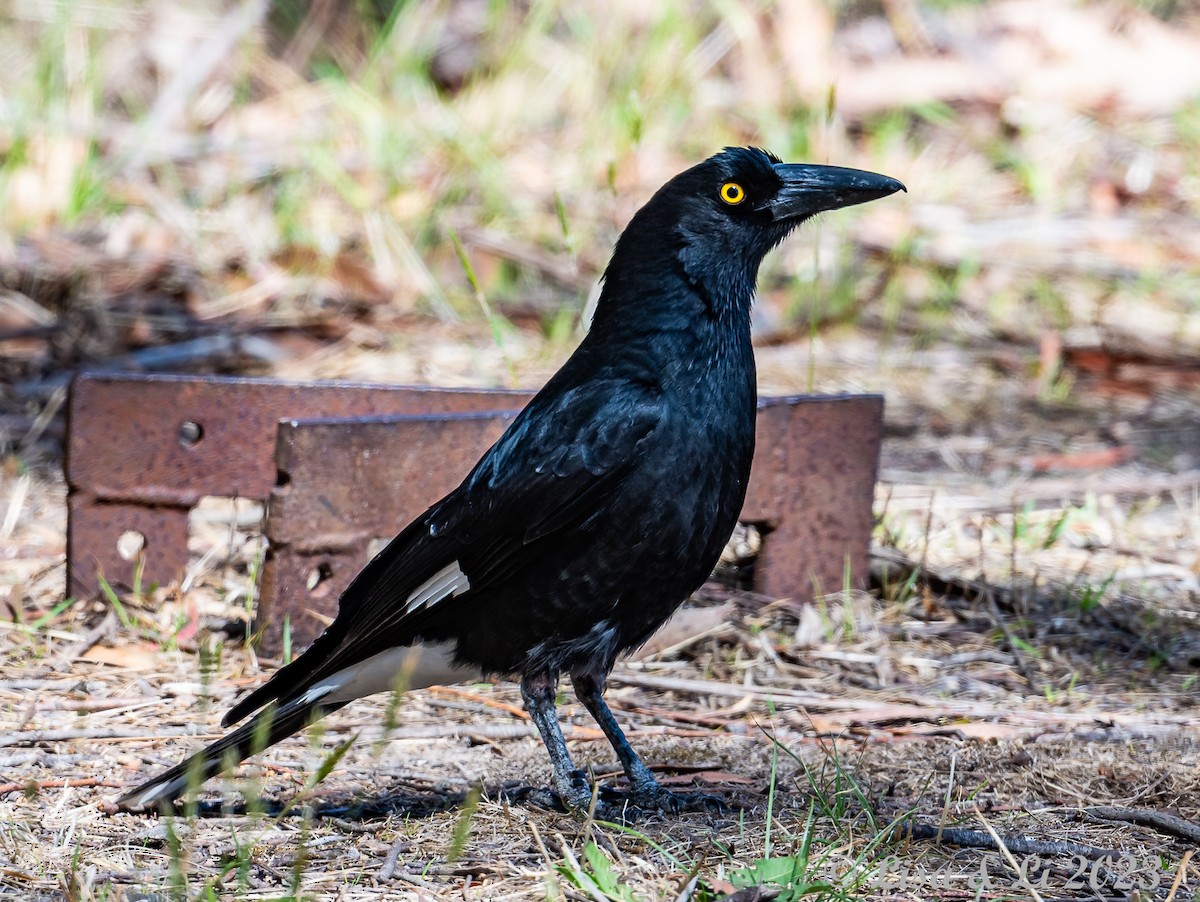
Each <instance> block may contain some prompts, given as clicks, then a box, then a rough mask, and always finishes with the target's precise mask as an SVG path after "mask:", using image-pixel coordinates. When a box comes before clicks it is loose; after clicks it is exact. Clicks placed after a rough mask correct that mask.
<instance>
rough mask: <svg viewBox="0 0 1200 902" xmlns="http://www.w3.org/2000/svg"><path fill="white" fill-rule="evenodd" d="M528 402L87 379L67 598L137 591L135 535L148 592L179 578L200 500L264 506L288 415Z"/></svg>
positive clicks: (74, 476)
mask: <svg viewBox="0 0 1200 902" xmlns="http://www.w3.org/2000/svg"><path fill="white" fill-rule="evenodd" d="M529 397H530V394H529V392H512V391H496V390H486V389H461V390H460V389H438V388H403V387H396V386H384V385H361V384H347V383H319V384H295V383H287V382H280V381H277V380H271V379H237V378H222V377H213V376H145V375H116V374H83V375H80V376H78V377H76V379H75V380H74V382H73V383H72V385H71V396H70V401H69V404H68V410H67V429H68V434H67V454H66V474H67V593H68V594H70V595H86V594H90V593H94V592H95V591H96V589H97V583H98V580H97V575H98V574H103V575H104V577H105V579H107V580H108V581H109V582H111V583H114V584H118V583H120V584H125V585H129V584H130V583H131V581H132V579H133V569H134V563H133V561H131V560H126V559H125V558H123V557H122V556H121V554H120V553H119V552H118V549H117V543H118V540H119V539H120V537H121V536H122V534H124V533H125V532H129V531H132V532H136V533H140V534H141V535H142V536H143V537H144V539H145V549H144V555H143V561H144V563H143V570H142V574H141V576H142V581H143V583H147V584H148V583H151V582H158V583H164V584H165V583H167V582H170V581H171V580H173V579H179V578H180V576H181V575H182V574H183V572H184V570H185V568H186V567H187V563H188V545H187V539H188V513H189V512H190V511H191V509H192V508H193V507H195V506H196V504H197V503H198V502H199V501H200V499H201V498H203V497H205V496H208V495H217V496H223V497H231V498H232V497H237V498H249V499H253V500H257V501H261V502H264V503H265V502H266V500H267V498H268V497H269V495H270V494H271V489H272V488H274V486H275V478H276V468H275V443H276V433H277V431H278V427H279V421H280V420H282V419H284V418H287V417H364V416H384V415H393V416H394V415H400V414H423V415H436V416H451V415H453V414H458V413H469V412H472V411H479V410H494V409H497V408H517V407H520V406H521V405H523V404H524V403H525V401H527V400H528V399H529ZM427 453H429V454H430V455H431V456H435V457H436V456H438V455H441V454H444V453H445V449H441V448H436V447H434V448H428V449H427Z"/></svg>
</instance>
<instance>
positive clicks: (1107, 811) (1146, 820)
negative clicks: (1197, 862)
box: [1083, 805, 1200, 844]
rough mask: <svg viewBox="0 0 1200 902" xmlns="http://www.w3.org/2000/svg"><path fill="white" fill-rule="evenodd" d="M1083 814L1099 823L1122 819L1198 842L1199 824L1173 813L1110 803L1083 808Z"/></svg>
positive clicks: (1199, 841)
mask: <svg viewBox="0 0 1200 902" xmlns="http://www.w3.org/2000/svg"><path fill="white" fill-rule="evenodd" d="M1083 814H1084V815H1085V816H1086V817H1087V818H1088V819H1089V820H1093V821H1098V822H1100V823H1111V822H1112V821H1124V822H1126V823H1130V824H1137V825H1138V826H1141V827H1150V828H1151V829H1153V830H1157V831H1158V832H1159V833H1163V834H1166V835H1167V836H1175V837H1178V838H1179V839H1186V840H1188V841H1189V842H1194V843H1197V844H1200V826H1197V825H1196V824H1193V823H1192V822H1191V821H1189V820H1185V819H1184V818H1181V817H1178V816H1177V815H1174V814H1166V813H1165V812H1162V811H1149V810H1147V809H1144V808H1116V807H1113V806H1111V805H1093V806H1092V807H1090V808H1084V809H1083Z"/></svg>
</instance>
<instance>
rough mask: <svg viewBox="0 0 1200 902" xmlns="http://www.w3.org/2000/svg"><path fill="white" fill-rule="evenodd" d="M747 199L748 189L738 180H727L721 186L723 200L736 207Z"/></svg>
mask: <svg viewBox="0 0 1200 902" xmlns="http://www.w3.org/2000/svg"><path fill="white" fill-rule="evenodd" d="M745 199H746V189H745V188H743V187H742V186H741V185H739V184H738V183H737V182H726V183H725V184H724V185H722V186H721V200H723V201H725V203H727V204H729V205H730V206H731V207H735V206H737V205H738V204H740V203H741V202H742V201H744V200H745Z"/></svg>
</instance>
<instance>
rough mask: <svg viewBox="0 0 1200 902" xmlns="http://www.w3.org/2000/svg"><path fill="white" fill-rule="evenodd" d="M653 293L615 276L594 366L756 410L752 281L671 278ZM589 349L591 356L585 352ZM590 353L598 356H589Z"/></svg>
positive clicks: (593, 348)
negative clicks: (702, 281)
mask: <svg viewBox="0 0 1200 902" xmlns="http://www.w3.org/2000/svg"><path fill="white" fill-rule="evenodd" d="M666 271H667V272H669V273H670V275H669V276H667V277H665V278H664V276H663V272H664V271H663V270H659V277H658V279H657V280H655V281H654V282H653V283H649V284H652V285H653V287H652V288H647V287H646V284H647V283H646V282H643V283H642V284H641V286H640V288H639V286H638V285H636V284H634V285H629V284H626V283H625V282H624V280H623V279H622V278H621V274H617V273H613V272H612V271H611V270H610V272H609V274H608V277H607V278H606V280H605V283H604V289H603V291H602V292H601V296H600V299H599V301H598V303H597V305H596V314H595V317H594V318H593V320H592V327H591V329H590V330H589V332H588V336H587V338H586V339H585V340H584V345H583V346H582V347H581V348H580V350H583V351H584V352H585V353H588V354H589V356H590V355H591V354H594V355H595V357H594V359H595V360H597V361H598V362H599V361H601V360H602V361H604V362H605V363H606V364H608V365H612V366H616V367H618V368H620V369H621V370H622V371H623V372H626V373H636V374H638V376H639V378H644V379H646V380H647V381H651V382H655V383H657V384H661V385H662V386H663V387H664V388H667V389H672V388H674V389H678V390H681V391H683V392H685V393H695V391H696V389H697V388H698V387H704V388H705V391H703V392H701V393H703V394H710V393H715V394H717V395H720V396H722V397H724V398H725V400H726V401H727V402H728V403H743V404H744V403H747V402H749V403H751V404H752V403H753V401H754V384H755V370H754V352H753V348H752V346H751V342H750V304H751V301H752V299H753V293H754V286H753V282H752V281H747V280H744V279H738V280H731V281H730V283H729V284H722V283H721V282H716V283H713V282H709V283H706V284H705V285H704V286H703V287H701V286H698V285H697V284H696V283H694V282H692V281H691V280H689V279H688V278H687V275H686V273H684V272H683V271H682V270H675V271H673V272H672V271H671V270H666ZM585 349H586V350H585ZM589 352H590V353H589Z"/></svg>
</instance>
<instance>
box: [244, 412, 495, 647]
mask: <svg viewBox="0 0 1200 902" xmlns="http://www.w3.org/2000/svg"><path fill="white" fill-rule="evenodd" d="M516 413H517V412H516V411H500V412H492V413H480V414H458V415H455V416H453V417H449V418H448V417H444V416H434V417H422V416H407V417H392V418H383V419H363V420H326V421H315V422H305V421H297V420H290V421H285V422H282V423H280V424H279V448H278V451H277V454H276V460H277V463H278V469H279V485H277V486H276V487H275V488H274V489H273V490H272V492H271V499H270V501H269V502H268V506H267V526H266V534H267V556H266V559H265V560H264V561H263V577H262V587H261V591H260V592H259V602H258V614H257V629H258V630H260V631H261V636H262V638H261V643H262V644H261V646H260V647H261V648H262V649H263V650H264V651H266V652H267V653H273V652H276V651H278V650H279V649H280V647H281V645H282V643H281V639H282V636H283V625H284V621H285V620H286V621H288V623H289V624H290V631H291V642H292V645H293V647H295V648H303V647H304V646H306V645H308V644H309V643H310V642H312V640H313V639H315V638H316V637H317V635H318V634H319V633H320V632H321V630H322V629H323V628H324V625H325V623H326V622H327V621H328V619H329V618H331V617H333V616H334V615H335V614H336V613H337V604H338V597H339V596H340V595H341V593H342V592H343V590H345V588H346V586H348V585H349V584H350V580H352V579H353V578H354V576H355V574H357V573H358V571H359V570H361V569H362V568H363V567H364V566H366V564H367V561H368V560H370V556H371V553H372V543H373V541H374V540H377V539H381V538H391V537H392V536H393V535H395V534H396V533H398V532H399V531H400V530H401V529H403V528H404V527H405V526H407V525H408V524H409V523H410V522H411V521H412V520H414V519H415V518H416V517H417V516H419V515H420V514H421V513H422V512H423V511H424V510H425V509H426V508H427V507H429V505H430V504H432V503H433V502H435V501H437V500H438V499H439V498H441V497H442V496H443V495H445V494H447V493H448V492H450V491H451V490H452V489H454V488H455V487H456V486H457V485H458V484H459V483H460V482H462V480H463V477H464V476H466V474H467V473H468V472H469V471H470V469H471V467H472V466H474V465H475V462H476V461H477V460H478V459H479V458H480V457H481V456H482V455H483V453H484V452H485V451H487V449H488V448H489V447H491V445H492V443H493V442H495V441H496V439H498V438H499V437H500V434H501V433H502V432H503V431H504V429H505V427H507V426H508V424H509V423H510V422H512V420H513V418H514V417H515V416H516Z"/></svg>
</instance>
